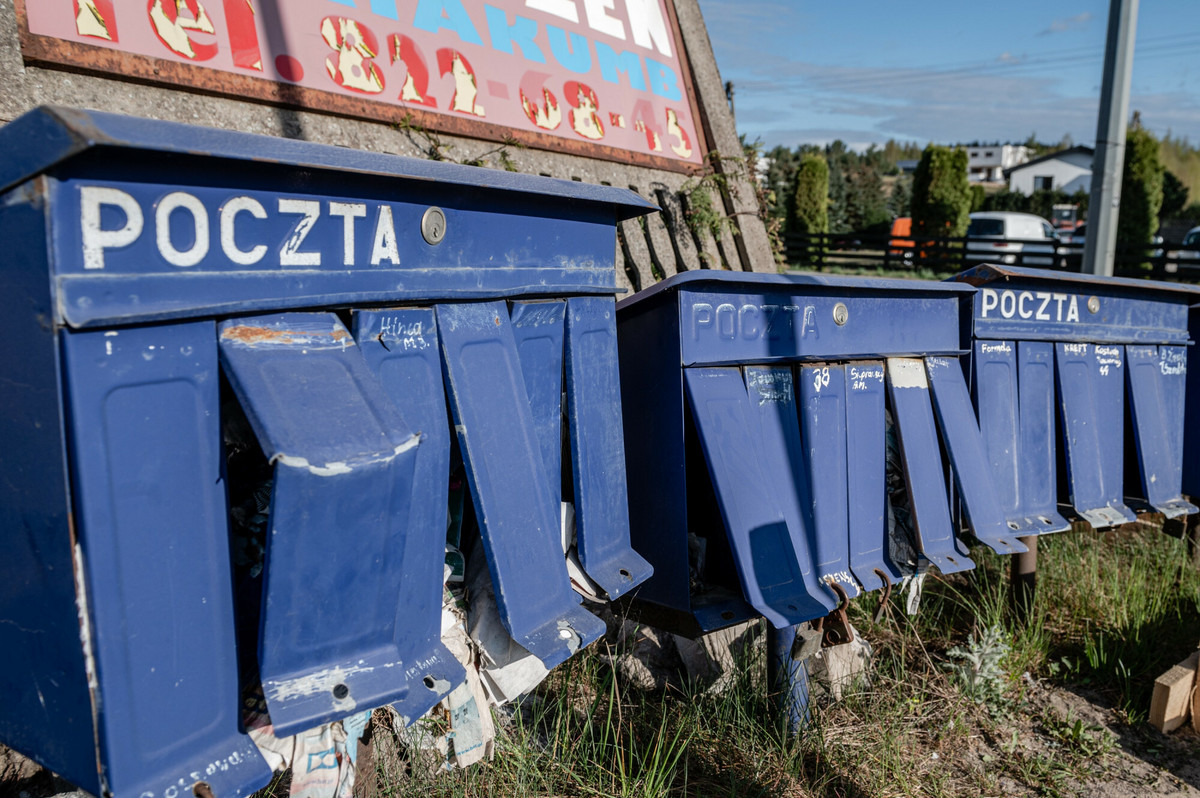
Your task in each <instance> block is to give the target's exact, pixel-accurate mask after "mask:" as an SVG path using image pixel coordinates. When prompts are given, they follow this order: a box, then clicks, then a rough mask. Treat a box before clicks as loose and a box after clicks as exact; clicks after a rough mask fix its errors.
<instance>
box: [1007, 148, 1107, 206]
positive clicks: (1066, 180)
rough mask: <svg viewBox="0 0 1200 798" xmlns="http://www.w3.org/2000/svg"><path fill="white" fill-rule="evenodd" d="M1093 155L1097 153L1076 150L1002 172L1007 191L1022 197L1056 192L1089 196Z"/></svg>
mask: <svg viewBox="0 0 1200 798" xmlns="http://www.w3.org/2000/svg"><path fill="white" fill-rule="evenodd" d="M1095 154H1096V151H1095V150H1093V149H1092V148H1091V147H1083V146H1079V147H1071V148H1070V149H1068V150H1062V151H1061V152H1054V153H1051V154H1049V155H1043V156H1042V157H1041V158H1034V159H1033V160H1032V161H1028V162H1026V163H1023V164H1021V165H1020V166H1014V167H1013V168H1011V169H1006V170H1005V172H1004V174H1005V176H1007V177H1008V188H1009V190H1010V191H1018V192H1020V193H1022V194H1024V195H1025V196H1029V195H1030V194H1032V193H1033V192H1035V191H1039V190H1042V189H1045V190H1051V189H1057V190H1058V191H1062V192H1064V193H1066V194H1074V193H1075V192H1076V191H1084V192H1090V191H1091V190H1092V157H1093V156H1094V155H1095Z"/></svg>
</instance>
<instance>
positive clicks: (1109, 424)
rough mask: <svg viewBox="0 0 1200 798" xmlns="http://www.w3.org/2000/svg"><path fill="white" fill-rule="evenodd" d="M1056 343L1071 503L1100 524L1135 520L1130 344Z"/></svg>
mask: <svg viewBox="0 0 1200 798" xmlns="http://www.w3.org/2000/svg"><path fill="white" fill-rule="evenodd" d="M1054 346H1055V353H1054V354H1055V375H1056V380H1057V388H1058V395H1059V401H1060V403H1061V405H1060V406H1061V408H1062V419H1063V444H1064V449H1065V451H1066V460H1067V483H1068V486H1069V492H1070V496H1071V504H1072V505H1074V506H1075V511H1076V512H1078V513H1079V514H1080V515H1081V516H1083V517H1084V519H1086V520H1087V522H1088V523H1090V524H1091V525H1092V526H1094V527H1106V526H1112V525H1114V524H1125V523H1129V522H1131V521H1135V520H1137V517H1136V516H1135V515H1134V514H1133V512H1132V511H1131V510H1130V509H1129V508H1128V507H1126V506H1125V503H1124V490H1123V481H1124V473H1123V469H1124V442H1125V357H1124V355H1125V347H1123V346H1120V345H1119V344H1082V343H1058V344H1055V345H1054Z"/></svg>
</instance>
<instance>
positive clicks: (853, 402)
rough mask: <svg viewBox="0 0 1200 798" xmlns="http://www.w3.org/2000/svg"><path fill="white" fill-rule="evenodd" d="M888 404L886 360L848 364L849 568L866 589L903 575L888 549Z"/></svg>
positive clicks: (880, 585) (894, 581)
mask: <svg viewBox="0 0 1200 798" xmlns="http://www.w3.org/2000/svg"><path fill="white" fill-rule="evenodd" d="M886 408H887V388H886V386H885V385H884V377H883V361H880V360H875V361H870V360H864V361H859V362H854V363H848V364H846V453H847V458H848V459H847V463H846V466H847V474H846V485H847V492H846V497H847V500H848V505H849V516H848V519H847V520H848V522H849V526H850V572H851V573H852V574H854V576H855V578H857V579H858V581H859V583H860V584H861V585H862V586H863V589H865V590H878V589H879V588H882V587H884V586H885V582H887V583H888V584H895V583H896V582H898V581H899V580H900V578H901V573H900V570H899V569H898V568H897V567H896V564H895V563H893V562H892V559H891V555H890V552H889V551H888V520H887V417H886V413H887V410H886Z"/></svg>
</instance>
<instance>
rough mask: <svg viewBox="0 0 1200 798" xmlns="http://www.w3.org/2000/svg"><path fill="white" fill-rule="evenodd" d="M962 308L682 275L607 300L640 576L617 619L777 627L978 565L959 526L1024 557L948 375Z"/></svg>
mask: <svg viewBox="0 0 1200 798" xmlns="http://www.w3.org/2000/svg"><path fill="white" fill-rule="evenodd" d="M964 289H966V290H964ZM971 300H972V292H971V291H970V290H969V287H967V286H961V285H953V284H947V283H936V284H935V283H922V282H916V281H908V280H882V279H866V278H854V277H832V276H821V275H787V276H777V275H746V274H731V273H722V272H689V273H687V274H683V275H678V276H676V277H672V278H670V279H668V280H666V281H664V282H662V283H659V284H658V285H656V286H654V287H653V288H650V289H648V290H646V291H643V292H641V293H639V294H637V295H635V296H633V297H630V298H627V299H623V300H622V301H621V302H620V303H618V305H617V331H618V338H619V342H620V361H621V388H622V392H623V396H624V399H625V414H624V418H625V440H626V456H627V472H628V476H629V500H630V524H631V533H632V539H633V545H634V548H635V549H636V550H637V551H638V553H640V554H641V555H642V556H644V557H645V558H646V559H647V560H649V561H650V563H651V564H652V565H653V567H654V574H653V576H652V577H651V578H650V579H649V580H648V581H647V582H646V583H645V584H644V585H642V586H641V587H640V588H639V589H638V590H637V591H636V592H635V593H634V594H632V596H631V598H632V601H631V603H630V606H631V609H633V610H634V611H635V612H636V613H637V614H638V615H639V616H640V617H643V618H645V619H646V620H648V621H650V622H653V623H655V624H657V625H660V626H663V627H665V628H668V629H671V630H672V631H676V632H678V633H680V634H684V635H688V636H695V635H699V634H703V633H706V632H710V631H713V630H716V629H721V628H723V627H728V626H731V625H733V624H736V623H739V622H742V621H745V620H748V619H750V618H753V617H756V616H760V615H761V616H762V617H764V618H766V619H767V621H769V622H770V623H771V625H772V626H773V627H774V628H777V629H785V628H788V627H790V626H797V625H799V624H801V623H802V622H806V621H811V620H814V619H817V618H820V617H823V616H825V615H826V614H828V613H830V612H831V611H833V610H835V609H836V608H838V607H839V605H841V604H844V602H845V601H846V600H849V599H853V598H854V597H855V596H857V595H859V594H860V593H862V592H863V591H870V590H876V589H880V588H889V586H890V585H892V584H895V583H896V582H897V581H898V580H900V579H901V578H902V577H903V576H905V575H906V574H911V573H913V572H914V571H915V570H916V569H917V568H919V567H920V566H921V565H922V564H923V562H922V561H923V560H927V561H928V562H930V563H932V564H933V565H936V566H937V567H938V568H939V569H941V570H942V571H943V572H955V571H961V570H964V569H969V568H972V567H974V563H973V562H972V561H971V559H970V557H969V553H968V550H967V548H966V546H965V544H964V541H963V540H960V538H959V536H958V534H957V530H958V529H959V528H960V524H962V523H965V524H966V525H967V527H969V529H970V531H971V533H972V534H973V535H974V537H975V538H976V539H977V540H979V541H981V542H983V543H985V544H987V545H989V546H991V547H992V548H993V549H995V550H996V551H998V552H1001V553H1005V554H1007V553H1013V552H1017V551H1024V550H1025V548H1024V546H1022V544H1020V543H1019V542H1018V541H1016V540H1015V538H1014V537H1013V536H1012V535H1011V533H1010V531H1009V529H1008V527H1007V526H1006V525H1005V524H1004V519H1003V515H1002V513H1001V512H1000V508H999V505H998V503H997V501H996V497H995V493H994V491H993V490H992V488H991V486H990V485H989V484H988V483H987V475H986V473H985V469H984V465H985V463H984V455H983V445H982V439H981V435H980V430H979V427H978V425H977V424H976V423H975V416H974V410H973V408H972V406H971V400H970V395H969V392H968V389H967V383H966V377H965V371H964V368H963V365H964V364H963V363H960V356H962V355H964V354H965V353H966V352H967V351H968V349H969V347H970V341H971ZM889 438H890V439H892V440H893V441H894V444H893V445H891V448H892V449H893V451H894V453H895V456H894V457H889ZM889 460H891V461H892V462H889ZM944 461H946V462H948V463H949V465H950V469H949V473H948V472H947V470H946V469H945V468H944V465H943V462H944ZM951 475H952V476H953V479H952V480H951V478H950V476H951Z"/></svg>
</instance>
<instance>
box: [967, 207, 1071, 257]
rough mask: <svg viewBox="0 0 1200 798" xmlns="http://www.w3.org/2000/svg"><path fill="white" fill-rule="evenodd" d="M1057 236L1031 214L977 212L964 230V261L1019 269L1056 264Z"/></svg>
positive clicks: (1039, 218) (1050, 227) (1042, 220)
mask: <svg viewBox="0 0 1200 798" xmlns="http://www.w3.org/2000/svg"><path fill="white" fill-rule="evenodd" d="M1057 252H1058V232H1057V231H1056V230H1055V229H1054V227H1053V225H1051V224H1050V222H1048V221H1046V220H1045V219H1043V218H1042V217H1040V216H1035V215H1033V214H1032V213H1016V212H1013V211H980V212H978V213H973V214H971V223H970V225H969V226H968V227H967V253H966V258H967V260H968V261H972V262H976V263H980V262H982V263H1003V264H1017V265H1020V266H1055V265H1057V264H1058V258H1057V257H1056V253H1057Z"/></svg>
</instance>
